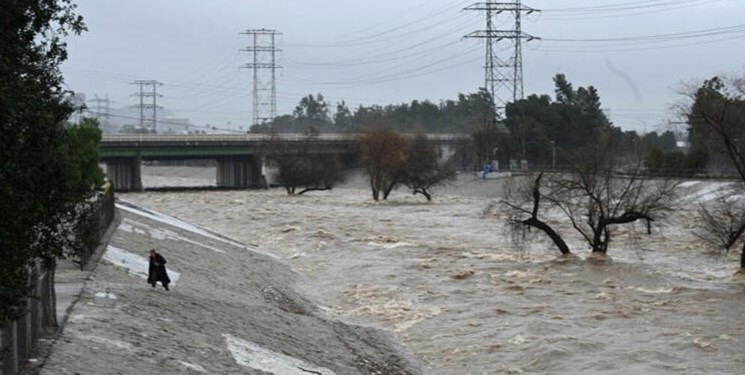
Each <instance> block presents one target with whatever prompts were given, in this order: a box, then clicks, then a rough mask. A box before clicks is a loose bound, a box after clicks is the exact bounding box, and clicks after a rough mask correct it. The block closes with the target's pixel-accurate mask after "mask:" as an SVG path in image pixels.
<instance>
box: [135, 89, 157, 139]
mask: <svg viewBox="0 0 745 375" xmlns="http://www.w3.org/2000/svg"><path fill="white" fill-rule="evenodd" d="M130 84H132V85H137V86H139V89H140V91H138V92H136V93H134V94H132V96H139V97H140V104H135V105H134V107H135V108H139V109H140V128H144V127H145V109H152V110H153V115H152V118H151V121H152V126H151V129H152V131H153V133H157V130H158V109H159V108H163V107H159V106H158V98H162V97H163V95H161V94H158V86H163V84H162V83H160V82H158V81H156V80H154V79H146V80H137V81H134V82H131V83H130ZM146 86H150V87H151V88H150V89H149V90H146V89H145V87H146ZM145 98H152V99H153V102H152V104H146V103H145Z"/></svg>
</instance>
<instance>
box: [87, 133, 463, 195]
mask: <svg viewBox="0 0 745 375" xmlns="http://www.w3.org/2000/svg"><path fill="white" fill-rule="evenodd" d="M360 136H361V134H319V135H318V136H317V138H316V141H317V142H318V143H319V145H320V146H321V147H320V149H321V152H327V153H335V154H340V155H357V154H358V152H359V139H360ZM404 136H405V137H413V136H414V135H411V134H404ZM427 137H428V138H429V139H430V140H432V141H434V142H437V143H438V144H440V145H442V146H451V145H454V144H455V143H456V142H457V141H458V140H462V139H464V138H467V137H468V136H467V135H461V134H429V135H427ZM272 141H281V142H283V143H285V144H297V145H300V144H301V143H302V142H305V141H307V138H306V137H305V136H304V135H303V134H275V135H269V134H253V133H247V134H229V135H227V134H219V135H218V134H214V135H213V134H181V135H173V134H106V135H104V136H103V137H102V139H101V146H100V148H101V161H103V162H104V163H106V174H107V175H108V176H109V179H110V180H112V182H113V183H114V188H115V189H117V190H118V191H131V190H135V191H139V190H142V179H141V174H140V161H142V160H193V159H213V160H216V161H217V186H220V187H230V188H256V187H262V186H263V179H262V168H263V161H262V160H261V154H262V152H264V151H266V147H271V144H272Z"/></svg>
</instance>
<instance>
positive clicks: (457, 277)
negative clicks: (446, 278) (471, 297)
mask: <svg viewBox="0 0 745 375" xmlns="http://www.w3.org/2000/svg"><path fill="white" fill-rule="evenodd" d="M473 274H474V272H473V270H465V271H462V272H458V273H456V274H453V275H450V278H451V279H455V280H463V279H465V278H468V277H471V276H473Z"/></svg>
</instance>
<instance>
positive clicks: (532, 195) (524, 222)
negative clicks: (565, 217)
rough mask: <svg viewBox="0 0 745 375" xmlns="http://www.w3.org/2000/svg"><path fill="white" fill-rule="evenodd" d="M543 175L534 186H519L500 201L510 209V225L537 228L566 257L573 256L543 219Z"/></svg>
mask: <svg viewBox="0 0 745 375" xmlns="http://www.w3.org/2000/svg"><path fill="white" fill-rule="evenodd" d="M542 181H543V173H539V174H538V176H536V178H535V179H534V180H533V181H532V184H522V185H519V186H518V188H517V190H516V191H513V190H510V189H508V193H507V196H506V197H505V198H504V199H502V200H501V201H500V203H502V204H503V205H505V206H506V207H508V208H509V209H510V223H511V224H513V227H515V228H517V227H521V228H536V229H538V230H540V231H542V232H543V233H545V234H546V235H547V236H548V237H549V238H550V239H551V241H553V243H554V245H555V246H556V248H557V249H558V250H559V252H561V253H562V254H564V255H568V254H571V253H572V252H571V251H570V250H569V246H568V245H567V243H566V241H564V238H562V237H561V235H560V234H559V233H558V232H557V231H556V230H555V229H554V228H553V227H552V226H551V225H550V224H549V223H548V222H547V221H545V220H543V219H542V218H541V216H540V215H541V197H542V196H543V193H542V192H541V189H542V188H544V189H545V187H543V186H542ZM549 206H550V202H549ZM544 210H545V208H544Z"/></svg>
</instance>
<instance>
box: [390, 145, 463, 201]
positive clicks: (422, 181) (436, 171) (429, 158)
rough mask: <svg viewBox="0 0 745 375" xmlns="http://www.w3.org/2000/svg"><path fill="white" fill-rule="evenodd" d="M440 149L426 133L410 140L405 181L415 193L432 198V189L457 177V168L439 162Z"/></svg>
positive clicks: (428, 198)
mask: <svg viewBox="0 0 745 375" xmlns="http://www.w3.org/2000/svg"><path fill="white" fill-rule="evenodd" d="M438 159H439V150H438V148H437V145H436V144H435V143H434V142H431V141H430V140H428V139H427V137H426V136H424V135H417V136H416V137H415V138H414V139H412V140H410V141H409V144H408V148H407V158H406V173H405V176H404V180H403V183H404V184H405V185H406V186H407V187H408V188H409V189H411V191H412V192H413V193H414V194H421V195H423V196H424V197H425V198H427V201H431V200H432V192H431V189H432V188H433V187H435V186H439V185H443V184H446V183H448V182H450V181H452V180H454V179H455V177H456V173H455V169H454V168H453V167H452V166H451V165H449V164H442V163H440V162H439V160H438Z"/></svg>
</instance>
